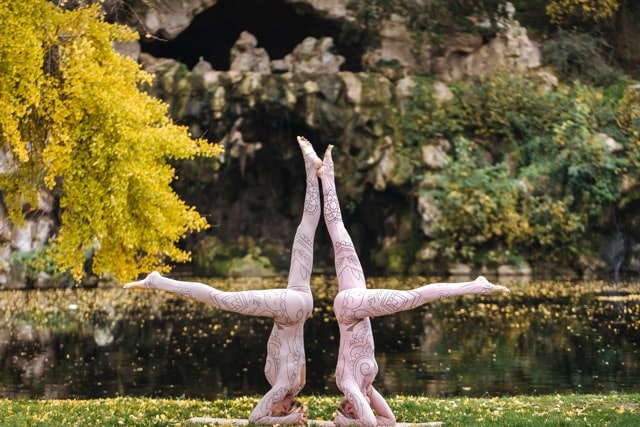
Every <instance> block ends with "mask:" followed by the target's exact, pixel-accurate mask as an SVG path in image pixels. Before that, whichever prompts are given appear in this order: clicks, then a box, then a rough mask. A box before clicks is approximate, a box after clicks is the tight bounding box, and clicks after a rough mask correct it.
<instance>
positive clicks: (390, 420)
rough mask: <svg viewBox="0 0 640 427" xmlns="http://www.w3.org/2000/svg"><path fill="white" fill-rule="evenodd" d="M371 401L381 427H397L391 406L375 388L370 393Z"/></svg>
mask: <svg viewBox="0 0 640 427" xmlns="http://www.w3.org/2000/svg"><path fill="white" fill-rule="evenodd" d="M369 400H371V407H372V408H373V410H374V411H376V421H377V424H378V425H379V426H395V425H396V417H395V415H393V412H392V411H391V408H390V407H389V404H388V403H387V401H386V400H384V398H383V397H382V395H381V394H380V393H379V392H378V390H376V389H375V388H373V386H372V387H371V391H370V392H369Z"/></svg>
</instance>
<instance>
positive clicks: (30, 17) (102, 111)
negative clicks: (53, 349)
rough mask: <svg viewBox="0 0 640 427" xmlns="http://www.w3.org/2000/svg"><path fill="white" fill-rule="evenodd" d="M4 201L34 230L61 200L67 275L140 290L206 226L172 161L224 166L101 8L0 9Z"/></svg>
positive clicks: (182, 255) (40, 5)
mask: <svg viewBox="0 0 640 427" xmlns="http://www.w3.org/2000/svg"><path fill="white" fill-rule="evenodd" d="M0 22H2V25H0V192H1V195H2V202H3V203H4V207H5V210H6V211H7V215H8V217H9V220H10V221H12V222H14V223H16V224H18V223H20V222H21V221H23V219H24V216H25V215H26V214H27V213H28V211H29V209H30V207H31V208H33V207H36V206H37V198H38V194H40V193H41V192H42V191H46V192H49V193H51V194H53V195H54V196H55V197H56V198H57V200H58V201H59V206H60V217H59V218H60V224H61V225H60V227H59V228H58V230H57V233H56V235H55V236H53V237H52V239H51V241H50V245H49V246H50V247H51V251H50V256H51V257H52V258H53V260H54V261H55V265H56V266H57V268H58V269H59V270H60V271H70V272H71V273H72V274H73V276H74V277H75V278H79V277H80V276H81V275H82V271H83V270H82V266H83V262H84V259H85V254H86V252H87V250H89V249H92V250H94V256H93V258H92V260H93V266H92V269H93V271H94V272H95V273H96V274H102V273H106V272H109V273H111V274H112V275H114V276H115V277H116V278H118V279H119V280H121V281H122V280H128V279H131V278H133V277H135V276H137V275H139V274H141V273H145V272H148V271H150V270H152V269H159V270H164V271H166V270H167V268H168V267H167V265H168V263H169V262H184V261H187V260H188V259H189V253H188V252H185V251H183V250H181V249H180V248H179V247H178V244H179V241H180V239H182V238H183V237H184V236H185V235H186V234H187V233H189V232H193V231H198V230H202V229H204V228H206V227H207V222H206V220H205V219H204V218H203V217H202V216H201V215H200V214H199V213H198V212H196V211H195V209H194V208H193V207H191V206H188V205H186V203H185V202H184V201H183V200H181V199H180V197H179V196H178V195H177V194H176V193H175V192H174V191H173V189H172V188H171V183H172V181H173V180H174V179H175V170H174V168H173V167H172V166H171V163H170V162H171V161H172V160H179V159H188V158H193V157H194V156H207V157H213V156H215V155H217V154H219V152H220V151H221V148H220V147H219V146H218V145H215V144H210V143H208V142H207V141H204V140H200V139H194V138H192V137H191V136H190V135H189V133H188V131H187V129H186V128H185V127H184V126H179V125H177V124H175V123H173V122H172V121H171V119H170V118H169V117H168V113H167V112H168V107H167V105H166V104H164V103H163V102H161V101H159V100H157V99H155V98H153V97H151V96H150V95H148V94H147V93H146V92H144V90H143V89H142V88H143V87H144V85H145V84H148V83H150V81H151V78H152V76H151V75H150V74H148V73H146V72H144V71H143V70H142V69H141V68H140V66H139V64H138V63H137V62H136V61H135V60H133V59H131V58H128V57H126V56H123V55H121V54H119V53H117V52H116V51H115V50H114V49H113V43H114V41H131V40H135V39H136V37H137V34H136V33H135V32H133V31H132V30H131V29H129V28H127V27H125V26H121V25H114V24H110V23H108V22H106V21H104V19H102V17H101V15H100V10H99V8H98V7H87V8H79V9H76V10H63V9H61V8H59V7H56V6H55V5H54V4H53V3H52V2H50V1H47V0H22V1H19V2H15V1H9V0H0Z"/></svg>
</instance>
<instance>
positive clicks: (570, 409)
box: [0, 393, 640, 427]
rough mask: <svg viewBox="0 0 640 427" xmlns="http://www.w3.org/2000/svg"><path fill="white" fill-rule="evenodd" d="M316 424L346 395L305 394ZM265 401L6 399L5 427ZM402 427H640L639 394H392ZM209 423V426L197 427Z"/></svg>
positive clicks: (241, 410)
mask: <svg viewBox="0 0 640 427" xmlns="http://www.w3.org/2000/svg"><path fill="white" fill-rule="evenodd" d="M300 399H301V400H302V401H303V402H304V403H306V404H307V405H308V406H309V419H310V420H331V419H332V417H333V413H334V411H335V408H336V405H337V404H338V402H339V401H340V397H339V396H304V395H303V396H301V397H300ZM258 400H259V396H252V397H239V398H233V399H216V400H204V399H187V398H171V399H168V398H148V397H115V398H104V399H88V400H74V399H61V400H58V399H53V400H35V399H0V419H1V422H0V424H1V425H2V426H3V427H14V426H15V427H17V426H20V427H22V426H29V427H36V426H37V427H44V426H187V425H193V424H190V423H188V422H187V420H188V419H189V418H192V417H214V418H227V419H231V418H245V419H246V418H247V417H248V416H249V414H250V413H251V410H252V409H253V407H254V406H255V404H256V403H257V402H258ZM387 401H388V402H389V405H390V406H391V408H392V409H393V411H394V413H395V414H396V418H397V420H398V422H408V423H419V422H432V421H440V422H442V423H443V426H509V427H518V426H572V427H574V426H629V427H631V426H638V425H640V413H639V410H640V393H607V394H584V395H583V394H556V395H543V396H508V397H490V398H470V397H454V398H435V397H424V396H393V397H388V398H387ZM198 425H200V426H206V424H198Z"/></svg>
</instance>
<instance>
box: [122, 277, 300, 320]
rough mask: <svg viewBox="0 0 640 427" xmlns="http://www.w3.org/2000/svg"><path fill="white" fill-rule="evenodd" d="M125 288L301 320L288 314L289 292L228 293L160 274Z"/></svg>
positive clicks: (246, 312) (245, 312) (246, 311)
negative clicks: (156, 291)
mask: <svg viewBox="0 0 640 427" xmlns="http://www.w3.org/2000/svg"><path fill="white" fill-rule="evenodd" d="M124 288H125V289H152V290H161V291H166V292H171V293H173V294H176V295H180V296H182V297H185V298H191V299H194V300H196V301H199V302H203V303H205V304H209V305H212V306H214V307H216V308H219V309H222V310H226V311H232V312H234V313H240V314H246V315H250V316H260V317H270V318H277V319H281V320H282V321H289V322H292V321H296V320H299V319H292V318H291V316H295V313H291V312H290V311H288V310H287V304H286V303H287V296H288V295H287V290H286V289H267V290H256V291H239V292H225V291H220V290H218V289H216V288H214V287H212V286H209V285H206V284H204V283H199V282H186V281H182V280H174V279H170V278H168V277H164V276H161V275H160V273H158V272H156V271H154V272H153V273H151V274H149V275H148V276H147V277H145V278H144V279H143V280H139V281H137V282H130V283H127V284H125V285H124Z"/></svg>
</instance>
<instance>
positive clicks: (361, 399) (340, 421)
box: [333, 383, 378, 427]
mask: <svg viewBox="0 0 640 427" xmlns="http://www.w3.org/2000/svg"><path fill="white" fill-rule="evenodd" d="M342 392H343V393H344V396H345V398H346V399H347V400H348V401H349V403H350V404H351V405H352V407H353V410H354V412H355V413H356V414H357V418H355V419H354V418H350V417H348V416H345V415H344V414H342V413H341V412H338V413H337V414H336V417H335V419H334V420H333V422H334V424H335V425H337V426H341V427H343V426H348V425H353V424H355V425H357V426H362V427H375V426H377V425H378V421H377V419H376V416H375V414H374V413H373V410H372V409H371V406H370V405H369V401H368V399H367V397H366V396H365V395H364V394H362V392H361V391H360V389H359V388H358V386H357V385H355V384H353V383H352V384H351V385H347V386H346V387H344V386H343V389H342Z"/></svg>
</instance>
